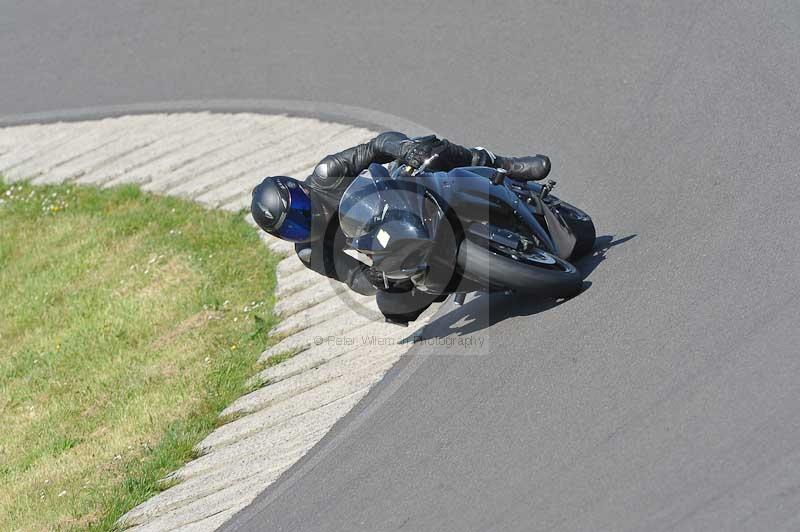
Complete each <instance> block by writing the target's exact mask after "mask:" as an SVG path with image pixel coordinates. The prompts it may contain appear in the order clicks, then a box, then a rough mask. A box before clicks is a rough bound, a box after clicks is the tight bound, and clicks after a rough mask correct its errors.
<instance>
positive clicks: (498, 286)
mask: <svg viewBox="0 0 800 532" xmlns="http://www.w3.org/2000/svg"><path fill="white" fill-rule="evenodd" d="M490 245H492V247H491V248H490V249H489V248H486V247H483V246H481V245H479V244H477V243H475V242H472V241H471V240H464V241H462V242H461V246H460V247H459V250H458V266H459V268H460V269H461V270H462V271H463V275H464V276H465V277H467V278H469V279H472V280H474V281H477V282H478V283H480V284H481V285H483V286H485V287H486V288H489V289H491V290H512V291H514V292H519V293H523V294H535V295H539V296H544V297H569V296H572V295H574V294H576V293H577V292H578V291H579V290H580V287H581V284H582V279H581V275H580V272H578V269H577V268H575V266H573V265H572V264H570V263H569V262H567V261H565V260H562V259H560V258H558V257H556V256H555V255H552V254H550V253H546V252H544V251H540V250H534V251H531V252H524V253H523V252H519V251H516V250H513V249H511V248H507V247H505V246H500V245H494V244H490Z"/></svg>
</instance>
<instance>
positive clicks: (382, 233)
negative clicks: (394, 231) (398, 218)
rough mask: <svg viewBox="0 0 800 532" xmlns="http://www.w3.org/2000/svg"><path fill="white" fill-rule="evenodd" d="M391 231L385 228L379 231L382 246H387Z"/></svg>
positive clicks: (378, 236) (378, 237) (379, 240)
mask: <svg viewBox="0 0 800 532" xmlns="http://www.w3.org/2000/svg"><path fill="white" fill-rule="evenodd" d="M389 238H390V237H389V233H387V232H386V231H384V230H383V229H381V230H379V231H378V235H377V239H378V242H380V243H381V246H383V247H386V244H388V243H389Z"/></svg>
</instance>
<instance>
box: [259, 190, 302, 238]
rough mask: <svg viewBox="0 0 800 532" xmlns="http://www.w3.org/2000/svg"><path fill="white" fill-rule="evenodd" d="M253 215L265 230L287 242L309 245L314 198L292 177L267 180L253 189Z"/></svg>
mask: <svg viewBox="0 0 800 532" xmlns="http://www.w3.org/2000/svg"><path fill="white" fill-rule="evenodd" d="M250 212H251V213H252V214H253V219H254V220H255V221H256V223H257V224H258V226H259V227H260V228H261V229H263V230H264V231H266V232H267V233H269V234H271V235H274V236H277V237H278V238H281V239H283V240H289V241H292V242H306V241H308V238H309V236H310V235H311V198H309V196H308V192H306V190H305V188H304V187H303V185H302V183H300V182H299V181H298V180H296V179H293V178H291V177H286V176H274V177H268V178H266V179H264V181H262V182H261V184H259V185H258V186H256V188H254V189H253V201H252V203H251V204H250Z"/></svg>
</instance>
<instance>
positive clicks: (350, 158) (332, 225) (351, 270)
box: [251, 131, 550, 325]
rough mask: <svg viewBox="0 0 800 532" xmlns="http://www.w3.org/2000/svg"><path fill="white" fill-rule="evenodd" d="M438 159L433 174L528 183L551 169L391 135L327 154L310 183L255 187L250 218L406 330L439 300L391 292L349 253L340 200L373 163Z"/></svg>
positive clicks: (539, 158)
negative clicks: (473, 170) (481, 172)
mask: <svg viewBox="0 0 800 532" xmlns="http://www.w3.org/2000/svg"><path fill="white" fill-rule="evenodd" d="M434 155H438V157H436V158H435V159H433V161H432V162H431V163H430V166H429V167H428V170H430V171H448V170H452V169H454V168H458V167H462V166H488V167H492V168H501V169H503V170H506V171H507V172H508V173H509V175H510V176H511V177H515V178H517V179H529V180H539V179H543V178H544V177H546V176H547V174H548V173H549V171H550V160H549V159H548V158H547V157H546V156H544V155H536V156H529V157H502V156H499V155H495V154H494V153H492V152H491V151H489V150H487V149H485V148H481V147H478V148H472V149H470V148H465V147H463V146H459V145H458V144H454V143H452V142H449V141H447V140H445V139H439V138H436V137H435V136H433V135H431V136H428V137H423V138H418V139H410V138H408V137H407V136H406V135H404V134H403V133H399V132H395V131H390V132H385V133H381V134H380V135H378V136H376V137H375V138H373V139H372V140H370V141H369V142H366V143H364V144H359V145H358V146H354V147H352V148H348V149H346V150H343V151H341V152H339V153H335V154H332V155H328V156H326V157H325V158H323V159H322V160H321V161H320V162H319V164H317V166H316V167H315V168H314V171H313V172H312V174H311V175H310V176H309V177H308V178H307V179H306V180H305V182H300V181H297V180H295V179H293V178H291V177H287V176H272V177H267V178H266V179H264V180H263V181H262V182H261V183H260V184H259V185H258V186H256V187H255V188H254V189H253V193H252V203H251V213H252V215H253V219H254V220H255V221H256V223H257V224H258V225H259V227H261V229H263V230H264V231H266V232H267V233H270V234H272V235H273V236H276V237H278V238H281V239H284V240H288V241H292V242H295V252H296V253H297V255H298V257H299V258H300V260H301V261H302V262H303V264H305V266H306V267H308V268H310V269H312V270H314V271H316V272H318V273H320V274H321V275H325V276H327V277H329V278H332V279H335V280H337V281H341V282H344V283H346V284H347V285H348V286H349V287H350V288H351V289H352V290H354V291H355V292H358V293H360V294H363V295H373V294H375V295H376V296H377V303H378V308H379V309H380V310H381V312H382V313H383V315H384V317H385V318H386V321H389V322H392V323H398V324H402V325H407V324H408V322H409V321H413V320H415V319H417V317H418V316H419V315H420V314H421V313H422V312H424V310H425V309H426V308H428V306H430V305H431V303H433V302H434V301H435V300H439V299H440V298H439V297H437V296H435V295H431V294H426V293H422V292H420V291H414V290H411V287H410V286H408V287H406V286H391V287H389V286H387V285H386V283H385V280H384V279H383V277H382V275H381V274H379V273H378V272H374V271H372V270H371V269H370V267H369V266H367V265H366V264H364V263H362V262H361V261H359V260H357V259H355V258H353V257H351V256H350V255H348V254H346V253H345V252H344V249H345V237H344V235H343V234H342V231H341V229H340V228H339V217H338V207H339V200H340V199H341V197H342V194H343V193H344V191H345V190H346V189H347V187H348V185H349V184H350V183H351V182H352V181H353V179H355V177H356V176H357V175H358V174H359V173H360V172H362V171H363V170H365V169H366V168H368V167H369V165H370V164H372V163H378V164H385V163H389V162H391V161H393V160H395V159H398V160H400V161H402V162H404V163H406V164H408V165H410V166H412V167H413V168H419V167H420V166H421V165H422V164H423V163H424V162H425V161H426V160H428V159H430V158H431V157H432V156H434Z"/></svg>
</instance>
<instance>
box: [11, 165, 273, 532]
mask: <svg viewBox="0 0 800 532" xmlns="http://www.w3.org/2000/svg"><path fill="white" fill-rule="evenodd" d="M0 200H2V201H0V295H1V298H2V299H1V300H0V301H1V304H0V426H2V427H3V429H2V431H0V483H1V484H2V486H3V489H2V490H0V530H17V529H23V530H41V529H94V530H108V529H112V528H113V526H114V522H115V521H116V520H117V519H118V518H119V516H121V515H122V514H123V513H124V512H125V511H127V510H128V509H130V508H132V507H133V506H135V505H136V504H138V503H140V502H142V501H143V500H145V499H147V498H148V497H150V496H151V495H152V494H153V493H155V492H157V491H159V490H160V489H163V488H164V486H161V485H159V482H158V481H159V479H161V478H163V477H164V476H165V475H166V474H167V473H168V472H170V471H172V470H174V469H176V468H177V467H178V466H179V465H180V464H182V463H185V462H186V461H187V460H189V459H191V458H192V456H193V447H194V445H195V444H196V443H197V442H199V441H200V440H201V439H202V438H203V436H205V435H206V434H208V433H209V432H210V431H211V430H212V429H213V428H214V427H215V426H216V424H217V423H218V418H217V415H218V413H219V412H220V411H221V410H222V409H223V408H224V407H225V406H227V405H228V404H229V403H230V402H231V401H232V400H233V399H234V398H236V397H238V396H239V395H241V394H242V393H244V392H245V391H247V390H246V389H245V388H246V384H245V382H246V380H247V378H248V377H249V376H251V375H252V374H253V373H254V372H255V371H256V369H257V367H256V364H257V362H256V360H257V358H258V355H259V354H260V353H261V351H263V349H264V347H265V346H266V345H267V342H268V340H267V331H268V330H269V329H270V327H271V326H272V325H273V324H274V323H273V317H272V313H271V309H272V305H273V300H272V293H273V288H274V282H275V276H274V270H275V268H274V267H275V264H276V262H277V260H278V259H277V257H275V256H273V255H272V254H270V253H269V252H268V251H267V250H266V249H265V247H264V246H263V245H261V244H260V242H259V240H258V237H257V235H256V234H255V231H253V229H252V228H250V227H249V226H248V225H247V224H246V223H245V222H244V221H243V219H242V216H241V214H231V213H225V212H220V211H209V210H205V209H203V208H202V207H200V206H198V205H195V204H193V203H190V202H187V201H183V200H179V199H175V198H166V197H156V196H152V195H149V194H144V193H142V192H140V191H139V190H138V189H136V188H134V187H121V188H116V189H111V190H97V189H93V188H83V187H71V186H52V187H32V186H29V185H8V184H3V183H2V180H0Z"/></svg>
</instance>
